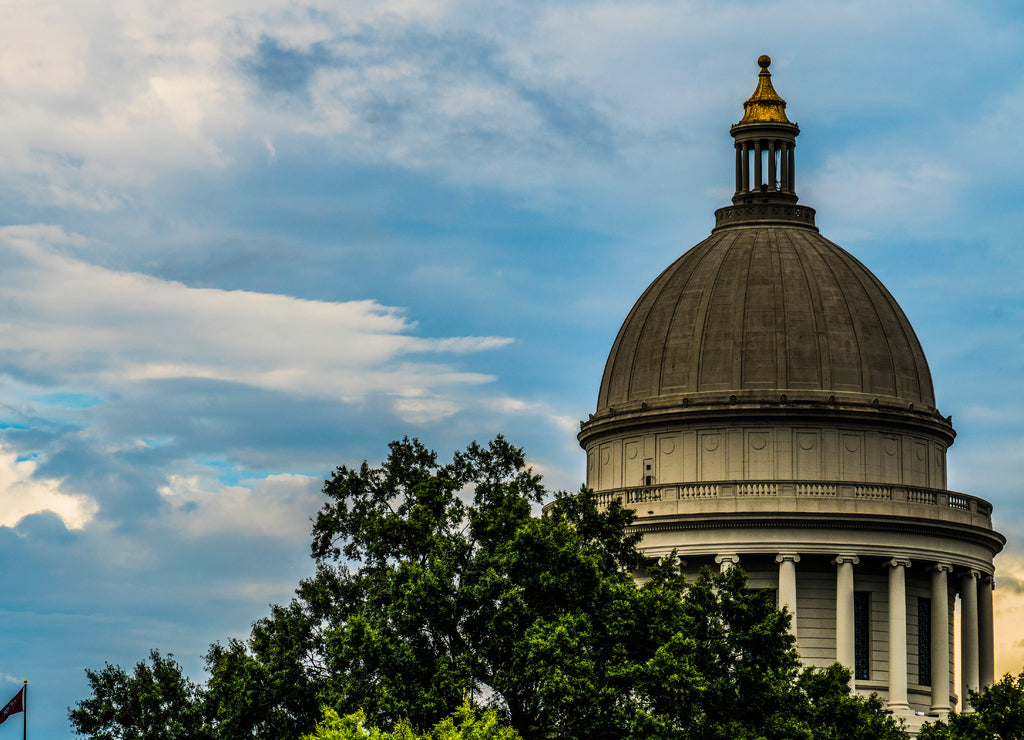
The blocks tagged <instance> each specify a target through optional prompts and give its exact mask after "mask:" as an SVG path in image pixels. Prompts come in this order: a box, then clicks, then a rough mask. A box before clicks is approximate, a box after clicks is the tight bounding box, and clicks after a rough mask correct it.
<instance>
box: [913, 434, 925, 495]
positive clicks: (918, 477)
mask: <svg viewBox="0 0 1024 740" xmlns="http://www.w3.org/2000/svg"><path fill="white" fill-rule="evenodd" d="M910 485H912V486H928V444H927V443H926V442H925V441H924V440H921V439H914V440H913V441H912V443H911V449H910Z"/></svg>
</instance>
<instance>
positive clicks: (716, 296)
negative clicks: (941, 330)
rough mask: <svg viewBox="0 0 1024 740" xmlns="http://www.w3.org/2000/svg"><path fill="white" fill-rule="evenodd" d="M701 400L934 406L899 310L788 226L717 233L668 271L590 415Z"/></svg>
mask: <svg viewBox="0 0 1024 740" xmlns="http://www.w3.org/2000/svg"><path fill="white" fill-rule="evenodd" d="M723 210H725V209H723ZM701 393H712V394H714V395H721V394H726V395H728V394H732V393H735V394H742V396H743V399H744V400H756V399H757V398H760V397H762V396H763V397H764V398H766V399H768V398H772V399H774V400H777V399H778V398H779V396H780V394H786V395H787V397H788V399H789V400H790V401H798V400H800V399H802V398H807V399H814V400H818V399H820V398H821V396H822V395H823V394H826V393H827V394H836V395H842V396H848V394H863V395H865V396H867V397H868V398H867V399H866V401H867V402H871V400H872V399H874V398H880V399H883V400H886V399H888V400H889V402H891V401H892V399H896V400H898V401H899V402H903V403H906V404H911V403H912V404H914V405H915V407H916V408H917V409H919V410H933V409H934V407H935V397H934V393H933V390H932V380H931V374H930V373H929V371H928V363H927V361H926V360H925V356H924V352H923V351H922V350H921V345H920V343H919V342H918V340H917V337H916V336H915V334H914V330H913V329H912V328H911V326H910V322H908V321H907V318H906V316H905V315H904V314H903V311H902V310H901V309H900V307H899V305H898V304H897V303H896V301H895V299H893V297H892V296H891V295H890V294H889V292H888V291H887V290H886V289H885V287H884V286H883V285H882V284H881V282H879V280H878V279H877V278H876V277H875V276H874V275H872V274H871V272H870V271H869V270H868V269H867V268H866V267H864V265H862V264H861V263H860V262H858V261H857V260H856V259H855V258H854V257H853V256H851V255H850V254H848V253H847V252H846V251H844V250H843V249H842V248H840V247H839V246H837V245H835V244H833V243H832V242H830V241H829V240H827V239H825V238H824V237H822V236H821V235H820V234H819V233H818V232H817V230H816V229H814V228H813V227H806V226H802V225H799V224H795V223H794V224H765V225H756V224H751V225H739V224H737V225H730V226H727V227H726V228H720V229H717V230H716V231H715V232H714V233H713V234H712V235H711V236H710V237H709V238H707V239H705V240H704V241H703V242H701V243H700V244H698V245H697V246H695V247H694V248H693V249H691V250H690V251H688V252H687V253H686V254H684V255H683V256H682V257H680V258H679V259H678V260H676V261H675V262H674V263H673V264H672V265H671V266H670V267H669V268H668V269H667V270H665V271H664V272H663V273H662V274H661V275H660V276H659V277H658V278H657V279H656V280H655V281H654V282H653V283H652V284H651V286H650V287H649V288H648V289H647V290H646V292H645V293H644V294H643V295H642V296H641V297H640V300H639V301H637V303H636V305H635V306H634V307H633V310H632V311H630V313H629V316H628V317H627V318H626V321H625V322H624V323H623V325H622V328H621V329H620V330H619V335H618V337H617V338H616V340H615V344H614V345H613V346H612V350H611V354H610V355H609V357H608V364H607V365H606V366H605V371H604V377H603V379H602V381H601V391H600V395H599V396H598V403H597V414H598V415H599V416H600V415H603V412H606V411H608V410H609V407H618V408H617V409H616V410H621V409H622V408H623V405H625V406H632V405H634V404H639V403H644V402H646V403H651V402H654V403H656V404H657V405H659V406H663V405H665V404H666V403H667V402H671V400H672V399H673V398H674V397H675V398H678V399H679V400H680V401H681V399H682V397H692V396H694V394H701Z"/></svg>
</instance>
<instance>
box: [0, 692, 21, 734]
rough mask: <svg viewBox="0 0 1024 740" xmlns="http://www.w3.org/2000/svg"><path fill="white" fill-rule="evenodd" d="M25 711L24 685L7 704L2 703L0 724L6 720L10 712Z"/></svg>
mask: <svg viewBox="0 0 1024 740" xmlns="http://www.w3.org/2000/svg"><path fill="white" fill-rule="evenodd" d="M24 711H25V687H24V686H22V687H21V690H20V691H19V692H18V693H17V694H15V695H14V698H13V699H11V700H10V701H9V702H7V704H5V705H4V708H3V709H0V725H2V724H3V723H4V722H6V721H7V718H8V717H10V716H11V715H12V714H17V713H18V712H24Z"/></svg>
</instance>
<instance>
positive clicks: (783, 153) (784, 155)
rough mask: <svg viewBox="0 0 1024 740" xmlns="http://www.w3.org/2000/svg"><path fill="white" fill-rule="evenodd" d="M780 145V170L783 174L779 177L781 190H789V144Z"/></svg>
mask: <svg viewBox="0 0 1024 740" xmlns="http://www.w3.org/2000/svg"><path fill="white" fill-rule="evenodd" d="M780 143H781V144H782V149H781V150H780V152H779V169H781V170H782V173H781V174H780V175H779V190H789V143H788V142H785V141H783V142H780Z"/></svg>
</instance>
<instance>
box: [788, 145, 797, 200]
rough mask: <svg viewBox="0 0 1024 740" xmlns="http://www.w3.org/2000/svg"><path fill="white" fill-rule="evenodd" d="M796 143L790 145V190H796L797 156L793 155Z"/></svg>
mask: <svg viewBox="0 0 1024 740" xmlns="http://www.w3.org/2000/svg"><path fill="white" fill-rule="evenodd" d="M794 147H795V145H794V144H790V145H789V192H791V193H792V192H795V191H796V175H795V173H796V158H795V157H794V155H793V150H794Z"/></svg>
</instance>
